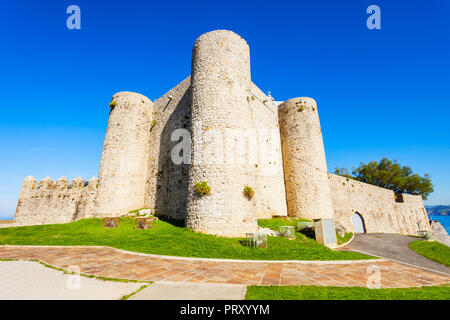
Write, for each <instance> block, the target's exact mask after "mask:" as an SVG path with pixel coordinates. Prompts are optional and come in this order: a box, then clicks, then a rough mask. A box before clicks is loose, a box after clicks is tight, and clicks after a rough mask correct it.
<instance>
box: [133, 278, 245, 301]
mask: <svg viewBox="0 0 450 320" xmlns="http://www.w3.org/2000/svg"><path fill="white" fill-rule="evenodd" d="M246 289H247V287H246V286H244V285H239V284H225V283H201V282H170V281H159V282H155V283H153V284H152V285H150V286H149V287H147V288H145V289H144V290H142V291H140V292H138V293H137V294H136V295H134V296H132V297H131V299H130V300H243V299H244V298H245V292H246Z"/></svg>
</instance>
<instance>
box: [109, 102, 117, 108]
mask: <svg viewBox="0 0 450 320" xmlns="http://www.w3.org/2000/svg"><path fill="white" fill-rule="evenodd" d="M116 105H117V103H116V102H115V101H111V102H110V103H109V107H110V108H111V109H112V108H114V107H115V106H116Z"/></svg>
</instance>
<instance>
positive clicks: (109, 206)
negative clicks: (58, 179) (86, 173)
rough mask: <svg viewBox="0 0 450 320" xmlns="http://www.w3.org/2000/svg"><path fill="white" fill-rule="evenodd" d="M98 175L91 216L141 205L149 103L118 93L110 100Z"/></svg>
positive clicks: (115, 214) (126, 93) (105, 215)
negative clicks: (93, 210)
mask: <svg viewBox="0 0 450 320" xmlns="http://www.w3.org/2000/svg"><path fill="white" fill-rule="evenodd" d="M110 108H111V111H110V114H109V120H108V128H107V129H106V136H105V142H104V145H103V152H102V159H101V162H100V170H99V174H98V180H99V182H98V193H97V198H96V209H95V216H97V217H111V216H119V215H121V214H125V213H128V212H129V211H130V210H134V209H139V208H142V207H143V206H144V198H145V180H146V172H147V167H148V165H147V162H148V157H149V144H150V143H149V139H150V125H151V118H152V109H153V103H152V102H151V101H150V99H148V98H147V97H145V96H143V95H141V94H138V93H133V92H119V93H116V94H115V95H114V97H113V100H112V102H111V103H110Z"/></svg>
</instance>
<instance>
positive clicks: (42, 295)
mask: <svg viewBox="0 0 450 320" xmlns="http://www.w3.org/2000/svg"><path fill="white" fill-rule="evenodd" d="M142 285H143V283H131V282H130V283H123V282H116V281H102V280H96V279H93V278H87V277H82V276H76V275H71V274H64V272H62V271H58V270H54V269H50V268H47V267H45V266H43V265H41V264H40V263H38V262H32V261H0V300H80V299H84V300H118V299H120V298H121V297H123V296H125V295H128V294H130V293H133V292H135V291H136V290H138V289H139V288H140V287H141V286H142Z"/></svg>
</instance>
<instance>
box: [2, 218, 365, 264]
mask: <svg viewBox="0 0 450 320" xmlns="http://www.w3.org/2000/svg"><path fill="white" fill-rule="evenodd" d="M271 220H272V221H269V220H261V221H260V223H261V225H263V226H267V225H271V226H272V227H275V225H276V224H286V223H294V222H292V221H278V220H282V219H271ZM240 240H242V239H236V238H223V237H216V236H212V235H206V234H200V233H195V232H193V231H191V230H189V229H187V228H183V227H179V226H176V225H174V224H171V223H168V222H165V221H161V220H158V221H156V222H155V226H154V228H153V229H150V230H135V229H134V220H133V219H132V218H122V221H121V224H120V227H119V228H114V229H106V228H102V226H101V220H100V219H85V220H80V221H76V222H72V223H67V224H55V225H46V226H30V227H14V228H6V229H0V245H1V244H10V245H67V246H69V245H100V246H110V247H115V248H119V249H123V250H129V251H134V252H143V253H153V254H162V255H171V256H185V257H201V258H225V259H254V260H255V259H256V260H358V259H370V258H372V257H368V256H366V255H362V254H359V253H356V252H340V251H333V250H331V249H329V248H327V247H325V246H323V245H320V244H318V243H317V242H316V241H315V240H313V239H310V238H308V237H306V236H305V235H303V234H300V233H297V239H295V240H288V239H284V238H281V237H269V238H268V248H267V249H262V248H248V247H245V246H243V245H242V244H241V243H240Z"/></svg>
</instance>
